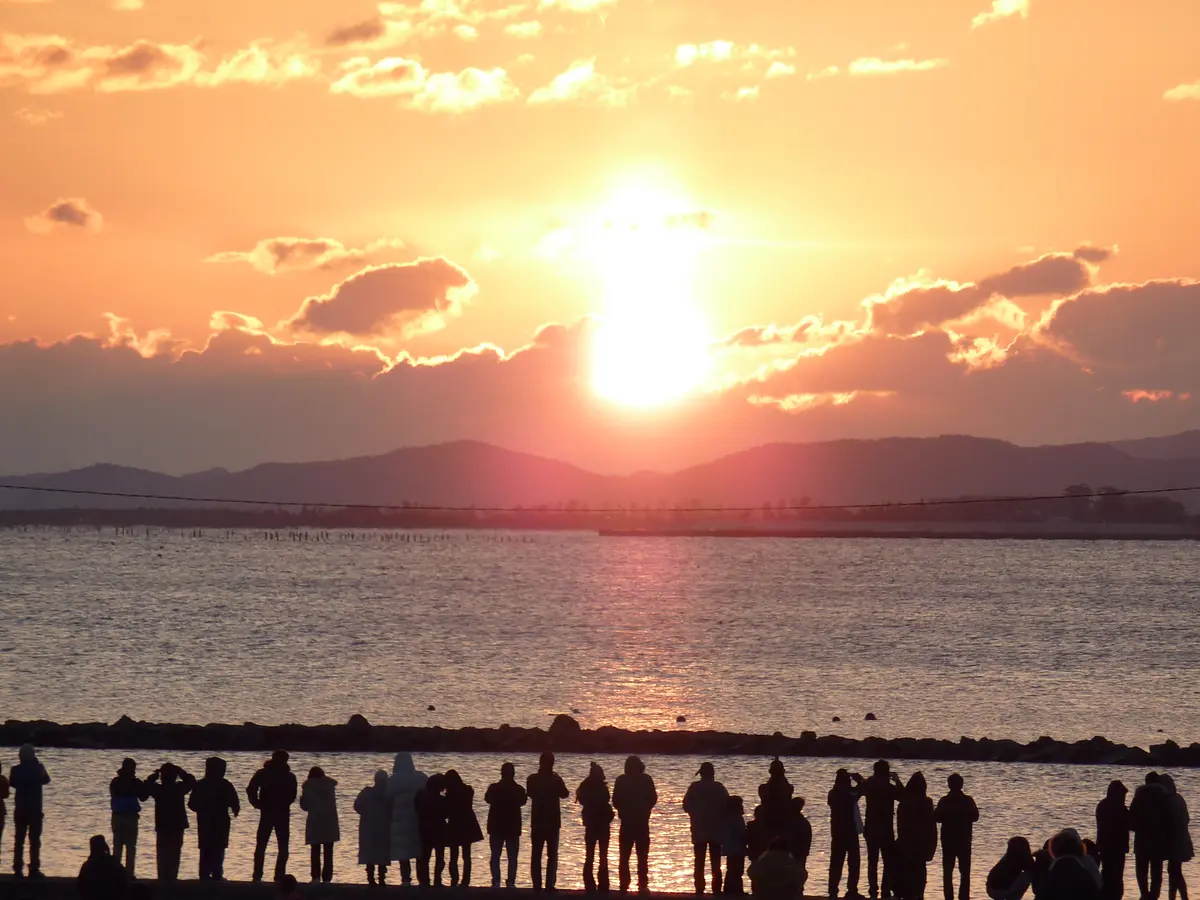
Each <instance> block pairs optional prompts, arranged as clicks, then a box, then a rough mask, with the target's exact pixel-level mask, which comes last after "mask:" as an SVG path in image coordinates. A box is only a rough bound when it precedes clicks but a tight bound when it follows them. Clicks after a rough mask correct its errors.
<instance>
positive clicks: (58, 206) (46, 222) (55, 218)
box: [25, 197, 104, 234]
mask: <svg viewBox="0 0 1200 900" xmlns="http://www.w3.org/2000/svg"><path fill="white" fill-rule="evenodd" d="M25 227H26V228H28V229H29V230H30V231H32V232H34V233H35V234H49V233H50V232H52V231H54V230H56V229H59V228H66V229H72V228H78V229H81V230H82V231H87V232H90V233H92V234H96V233H98V232H100V231H101V230H102V229H103V228H104V217H103V216H102V215H100V213H99V212H97V211H96V210H94V209H92V207H91V206H90V205H89V204H88V202H87V201H86V200H84V199H83V198H82V197H68V198H65V199H60V200H56V201H55V202H54V203H51V204H50V205H49V206H48V207H46V208H45V209H44V210H42V211H41V212H40V213H38V214H37V215H36V216H30V217H29V218H28V219H26V220H25Z"/></svg>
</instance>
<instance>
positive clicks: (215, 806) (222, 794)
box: [188, 756, 242, 881]
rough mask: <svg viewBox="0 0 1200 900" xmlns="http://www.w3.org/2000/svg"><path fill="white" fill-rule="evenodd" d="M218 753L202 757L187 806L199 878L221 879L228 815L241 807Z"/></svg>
mask: <svg viewBox="0 0 1200 900" xmlns="http://www.w3.org/2000/svg"><path fill="white" fill-rule="evenodd" d="M227 770H228V766H227V764H226V762H225V760H223V759H221V757H219V756H210V757H209V758H208V759H206V760H205V761H204V777H203V778H201V779H200V780H199V781H197V782H196V786H195V787H194V788H192V796H191V797H190V798H189V799H188V809H190V810H191V811H192V812H194V813H195V814H196V838H197V841H198V843H199V845H200V880H201V881H224V880H225V851H226V850H227V849H228V848H229V826H230V816H231V815H232V816H233V817H234V818H236V817H237V815H238V814H239V813H240V812H241V811H242V804H241V803H240V802H239V800H238V792H237V788H235V787H234V786H233V782H231V781H230V780H229V779H228V778H226V777H225V772H226V771H227Z"/></svg>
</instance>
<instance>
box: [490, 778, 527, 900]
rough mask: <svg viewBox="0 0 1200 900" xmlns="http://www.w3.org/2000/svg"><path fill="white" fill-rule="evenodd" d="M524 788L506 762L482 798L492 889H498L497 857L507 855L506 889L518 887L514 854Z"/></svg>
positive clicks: (524, 794) (518, 845)
mask: <svg viewBox="0 0 1200 900" xmlns="http://www.w3.org/2000/svg"><path fill="white" fill-rule="evenodd" d="M528 799H529V795H528V794H527V793H526V791H525V788H523V787H521V785H520V784H518V783H517V769H516V767H515V766H514V765H513V764H512V763H510V762H506V763H505V764H504V765H502V766H501V767H500V780H499V781H497V782H495V783H494V784H492V785H490V786H489V787H488V789H487V793H485V794H484V795H483V802H484V803H486V804H487V805H488V817H487V831H488V842H489V844H490V849H491V857H492V858H491V869H492V887H494V888H498V887H500V854H501V853H502V852H503V853H506V854H507V855H508V877H507V878H506V879H505V882H504V884H505V887H510V888H511V887H516V886H517V854H518V850H519V848H520V842H521V807H522V806H524V805H525V803H526V802H527V801H528Z"/></svg>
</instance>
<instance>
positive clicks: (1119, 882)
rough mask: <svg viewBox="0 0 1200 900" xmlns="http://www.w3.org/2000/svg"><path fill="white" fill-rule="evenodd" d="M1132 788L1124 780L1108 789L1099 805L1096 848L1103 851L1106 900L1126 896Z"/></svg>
mask: <svg viewBox="0 0 1200 900" xmlns="http://www.w3.org/2000/svg"><path fill="white" fill-rule="evenodd" d="M1128 793H1129V788H1127V787H1125V784H1124V783H1123V782H1120V781H1114V782H1112V783H1111V784H1109V786H1108V794H1107V795H1106V796H1105V798H1104V799H1103V800H1101V801H1100V802H1099V803H1098V804H1097V805H1096V846H1097V847H1098V848H1099V849H1100V875H1101V877H1102V878H1103V879H1104V884H1103V885H1102V886H1101V888H1100V893H1101V894H1102V895H1103V897H1104V900H1121V898H1122V897H1123V896H1124V895H1125V858H1126V857H1127V856H1128V855H1129V808H1128V807H1127V806H1126V805H1125V796H1126V795H1127V794H1128Z"/></svg>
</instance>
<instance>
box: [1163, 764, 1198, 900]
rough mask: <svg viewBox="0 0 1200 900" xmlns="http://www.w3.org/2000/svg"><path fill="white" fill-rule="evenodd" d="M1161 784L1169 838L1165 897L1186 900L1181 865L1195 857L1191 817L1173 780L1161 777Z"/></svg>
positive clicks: (1168, 777) (1186, 893)
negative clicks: (1165, 806)
mask: <svg viewBox="0 0 1200 900" xmlns="http://www.w3.org/2000/svg"><path fill="white" fill-rule="evenodd" d="M1161 784H1162V786H1163V788H1164V789H1166V792H1167V799H1168V806H1167V811H1168V817H1167V821H1168V823H1169V828H1170V837H1169V842H1168V851H1167V896H1168V897H1169V898H1170V900H1175V898H1176V897H1180V898H1182V900H1188V889H1187V882H1186V881H1185V880H1184V878H1183V864H1184V863H1185V862H1187V861H1188V860H1190V859H1191V858H1192V857H1193V856H1195V855H1196V853H1195V848H1194V847H1193V846H1192V833H1191V828H1190V823H1191V816H1190V815H1189V814H1188V806H1187V801H1186V800H1184V799H1183V797H1182V796H1180V794H1179V791H1177V790H1176V789H1175V779H1174V778H1172V777H1171V776H1170V775H1163V776H1162V779H1161Z"/></svg>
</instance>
